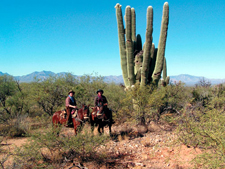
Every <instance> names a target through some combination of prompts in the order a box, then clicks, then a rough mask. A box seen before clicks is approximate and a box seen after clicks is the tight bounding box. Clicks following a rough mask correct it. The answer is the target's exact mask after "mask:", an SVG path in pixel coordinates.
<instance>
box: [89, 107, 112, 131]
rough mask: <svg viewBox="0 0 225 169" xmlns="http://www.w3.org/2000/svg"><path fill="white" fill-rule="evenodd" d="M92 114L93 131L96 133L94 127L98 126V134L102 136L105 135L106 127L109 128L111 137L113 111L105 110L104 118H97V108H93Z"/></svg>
mask: <svg viewBox="0 0 225 169" xmlns="http://www.w3.org/2000/svg"><path fill="white" fill-rule="evenodd" d="M91 109H92V112H91V114H90V122H91V129H92V131H94V126H95V125H96V126H98V132H99V133H100V134H102V133H104V127H105V126H107V125H108V126H109V134H110V135H111V127H112V124H113V123H114V122H113V119H112V111H111V110H110V109H108V108H106V109H105V111H104V114H103V115H102V116H103V117H100V118H99V117H97V107H92V108H91Z"/></svg>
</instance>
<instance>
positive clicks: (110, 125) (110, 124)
mask: <svg viewBox="0 0 225 169" xmlns="http://www.w3.org/2000/svg"><path fill="white" fill-rule="evenodd" d="M111 127H112V123H111V122H109V135H110V136H112V135H111Z"/></svg>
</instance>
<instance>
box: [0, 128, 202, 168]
mask: <svg viewBox="0 0 225 169" xmlns="http://www.w3.org/2000/svg"><path fill="white" fill-rule="evenodd" d="M63 130H64V133H65V134H69V135H71V134H74V131H73V129H72V128H65V129H63ZM113 130H115V128H113ZM95 133H97V131H96V130H95ZM105 134H108V130H107V128H106V129H105ZM175 138H176V135H175V134H174V133H173V132H172V131H157V132H147V133H145V134H143V136H142V137H136V138H132V139H130V138H128V137H124V138H123V137H120V138H119V140H111V141H109V142H108V143H107V144H106V146H104V147H99V148H98V151H107V153H108V154H109V155H110V156H111V157H114V159H113V160H109V161H108V162H106V164H102V165H101V166H95V165H94V164H93V163H84V166H85V167H86V168H88V169H91V168H92V169H95V168H101V169H106V168H154V169H157V168H177V169H181V168H182V169H188V168H192V167H193V166H192V165H191V160H192V159H194V158H195V157H196V155H198V154H200V153H201V150H200V149H198V148H193V147H187V146H185V145H182V144H175V145H174V144H172V143H173V141H174V140H175ZM26 141H27V138H15V139H7V140H3V141H2V143H1V145H2V147H3V149H4V150H6V151H10V152H13V149H14V147H15V146H18V147H20V146H22V145H23V144H24V143H26ZM6 156H7V154H6V153H2V152H1V154H0V159H3V158H4V157H6ZM11 162H12V156H10V157H9V158H8V160H7V161H6V162H5V163H4V165H7V164H10V163H11ZM65 168H67V169H75V168H81V167H79V166H78V165H77V166H76V165H75V164H74V163H70V164H68V165H67V167H65Z"/></svg>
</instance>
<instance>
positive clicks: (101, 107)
mask: <svg viewBox="0 0 225 169" xmlns="http://www.w3.org/2000/svg"><path fill="white" fill-rule="evenodd" d="M96 93H97V94H98V95H97V96H96V97H95V106H97V108H98V113H97V116H101V115H102V114H103V113H104V112H105V110H106V109H107V105H108V101H107V99H106V97H105V96H104V95H102V94H103V93H104V91H103V90H102V89H98V90H97V92H96ZM102 112H103V113H102Z"/></svg>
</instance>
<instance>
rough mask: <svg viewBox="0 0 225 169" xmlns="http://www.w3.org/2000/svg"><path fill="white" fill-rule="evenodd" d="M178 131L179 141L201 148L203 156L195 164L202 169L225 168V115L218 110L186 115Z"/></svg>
mask: <svg viewBox="0 0 225 169" xmlns="http://www.w3.org/2000/svg"><path fill="white" fill-rule="evenodd" d="M181 119H182V123H181V125H180V126H179V127H178V129H177V133H178V136H179V140H180V141H181V142H183V143H184V144H186V145H190V146H194V147H199V148H201V149H203V150H205V151H204V152H203V154H201V155H199V156H198V157H197V158H196V159H195V160H194V163H195V164H196V165H198V166H201V167H202V168H224V167H225V158H224V157H225V133H224V130H225V125H224V124H225V113H224V111H220V110H217V109H212V110H207V111H205V112H202V111H199V110H196V111H194V112H192V113H191V114H190V113H184V114H183V116H182V117H181Z"/></svg>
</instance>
